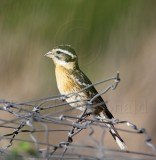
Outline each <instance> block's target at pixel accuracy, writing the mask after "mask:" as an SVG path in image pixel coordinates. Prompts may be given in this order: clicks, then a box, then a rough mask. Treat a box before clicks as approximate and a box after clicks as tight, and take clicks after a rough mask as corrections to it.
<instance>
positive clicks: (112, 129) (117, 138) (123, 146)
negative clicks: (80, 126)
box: [106, 124, 127, 150]
mask: <svg viewBox="0 0 156 160" xmlns="http://www.w3.org/2000/svg"><path fill="white" fill-rule="evenodd" d="M106 125H107V127H109V131H110V133H111V135H112V136H113V138H114V139H115V141H116V143H117V144H118V146H119V147H120V149H121V150H126V149H127V146H126V144H125V143H124V141H123V140H122V138H121V137H120V135H119V133H118V132H117V130H116V129H115V127H114V125H113V124H106Z"/></svg>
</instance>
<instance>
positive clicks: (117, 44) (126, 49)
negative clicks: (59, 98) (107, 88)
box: [0, 0, 156, 98]
mask: <svg viewBox="0 0 156 160" xmlns="http://www.w3.org/2000/svg"><path fill="white" fill-rule="evenodd" d="M155 5H156V1H155V0H149V1H146V0H137V1H136V0H98V1H97V0H46V1H44V0H26V1H25V0H7V1H6V0H1V4H0V35H1V36H0V51H1V52H0V64H1V67H0V75H1V77H0V82H1V83H0V84H1V86H0V88H1V90H4V92H3V93H1V95H0V96H2V97H5V98H6V97H12V94H13V93H14V91H15V89H16V91H17V90H18V89H19V88H20V89H21V88H22V89H23V91H22V90H21V92H22V93H23V94H24V95H21V97H25V94H27V93H32V94H31V96H32V95H33V94H36V93H38V94H39V95H40V93H41V92H40V93H39V92H38V91H37V90H38V89H37V88H40V91H43V92H46V93H47V94H49V93H50V89H49V90H48V91H47V88H45V83H46V84H47V86H49V85H50V84H51V79H50V78H48V77H49V74H51V72H50V70H48V69H47V67H46V66H45V65H44V64H45V62H47V63H49V61H48V60H47V61H45V62H43V60H45V58H44V57H43V55H44V54H45V53H46V52H47V51H48V50H50V49H51V48H53V47H54V46H56V45H59V44H71V45H72V46H73V47H74V48H75V49H76V51H77V52H78V55H79V59H80V65H81V66H82V67H83V68H84V70H85V71H86V70H89V72H88V73H93V72H95V71H96V70H98V69H99V68H101V70H103V69H104V71H105V72H107V70H108V69H107V70H106V69H105V68H110V67H108V66H107V65H108V64H109V63H110V62H109V61H106V62H105V56H107V55H108V54H109V55H110V56H111V57H112V58H114V59H115V61H116V64H115V66H114V69H115V72H116V70H118V69H120V65H119V64H120V60H122V59H129V58H130V59H133V58H134V56H136V55H137V54H138V47H139V45H140V43H141V42H142V41H144V37H145V34H148V33H149V32H151V30H152V28H154V26H155V22H156V20H155V14H156V10H155ZM130 59H129V60H130ZM102 60H103V61H102ZM107 62H108V64H107ZM92 64H95V65H96V64H102V65H98V66H97V67H96V68H92V71H91V70H90V69H89V68H90V66H91V65H92ZM112 66H113V65H112ZM114 69H113V72H114ZM43 72H44V73H43ZM108 72H109V71H108ZM99 73H100V72H99ZM97 74H98V73H97ZM41 75H42V76H41ZM38 77H40V78H38ZM93 80H94V79H93ZM95 80H96V79H95ZM95 80H94V81H95ZM36 81H37V82H38V83H37V84H38V85H39V86H38V87H37V85H36V86H35V85H34V83H36ZM52 81H55V78H54V76H53V77H52ZM30 82H31V84H30ZM8 84H9V85H10V86H12V87H11V90H10V88H9V89H8V90H7V89H6V87H5V86H8ZM35 87H36V88H35ZM4 88H5V89H4ZM28 88H29V90H28ZM55 89H56V87H55V88H54V90H55ZM24 90H25V93H24ZM34 90H35V91H34ZM33 92H34V93H33ZM41 94H42V93H41ZM7 95H9V96H7ZM27 95H30V94H27ZM16 97H19V95H16Z"/></svg>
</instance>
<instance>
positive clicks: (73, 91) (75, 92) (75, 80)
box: [45, 45, 126, 150]
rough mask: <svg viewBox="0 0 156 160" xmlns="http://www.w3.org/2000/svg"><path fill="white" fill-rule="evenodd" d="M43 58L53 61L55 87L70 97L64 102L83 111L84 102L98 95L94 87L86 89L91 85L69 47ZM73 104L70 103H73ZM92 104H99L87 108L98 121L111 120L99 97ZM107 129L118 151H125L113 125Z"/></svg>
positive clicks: (51, 52) (58, 48) (61, 48)
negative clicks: (98, 118) (117, 146)
mask: <svg viewBox="0 0 156 160" xmlns="http://www.w3.org/2000/svg"><path fill="white" fill-rule="evenodd" d="M45 56H47V57H49V58H52V60H53V61H54V63H55V65H56V68H55V74H56V80H57V86H58V89H59V91H60V93H61V94H62V95H72V96H69V97H67V98H66V101H67V102H68V103H69V104H70V105H71V106H72V107H75V108H77V109H79V110H81V111H84V110H85V109H86V108H87V107H86V104H87V102H86V100H87V99H91V98H93V97H94V96H95V95H97V94H98V92H97V90H96V89H95V88H94V86H91V87H89V88H87V89H84V90H83V88H86V87H87V86H89V85H91V84H92V83H91V81H90V80H89V79H88V77H87V76H86V75H85V74H84V73H83V72H82V71H81V70H80V68H79V65H78V57H77V55H76V52H75V50H74V49H72V48H71V47H70V46H69V45H60V46H58V47H55V48H54V49H52V50H51V51H49V52H48V53H47V54H45ZM74 101H76V102H75V103H71V102H74ZM92 103H93V104H99V103H101V105H100V106H97V107H91V105H90V107H89V108H87V109H89V110H91V111H92V112H93V114H94V115H95V116H97V117H100V119H101V120H102V119H105V118H108V119H112V118H113V115H112V114H111V113H110V111H109V110H108V108H107V106H106V104H105V103H104V100H103V99H102V97H101V96H98V97H96V98H95V99H94V100H93V102H92ZM107 126H108V127H109V130H110V133H111V134H112V136H113V138H114V139H115V140H116V142H117V144H118V145H119V147H120V149H122V150H125V149H126V145H125V143H124V141H123V140H122V138H121V137H120V135H119V134H118V132H117V130H116V129H115V127H114V126H113V124H107Z"/></svg>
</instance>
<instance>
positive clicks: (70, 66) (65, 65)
mask: <svg viewBox="0 0 156 160" xmlns="http://www.w3.org/2000/svg"><path fill="white" fill-rule="evenodd" d="M54 63H55V66H56V68H59V67H63V68H65V69H69V70H73V69H75V68H76V67H77V64H76V62H65V61H57V62H56V61H54Z"/></svg>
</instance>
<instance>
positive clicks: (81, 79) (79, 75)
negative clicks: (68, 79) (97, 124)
mask: <svg viewBox="0 0 156 160" xmlns="http://www.w3.org/2000/svg"><path fill="white" fill-rule="evenodd" d="M73 75H74V76H75V77H76V81H77V82H78V85H79V86H80V88H85V87H87V86H88V85H91V84H92V83H91V81H90V80H89V78H88V77H87V76H86V75H85V74H84V73H83V72H82V71H81V70H75V71H74V73H73ZM85 92H86V94H87V95H88V98H93V97H94V96H95V95H97V94H98V92H97V90H96V89H95V87H94V86H92V87H89V88H87V89H86V90H85ZM98 103H103V104H102V105H100V106H98V107H96V109H95V114H97V115H98V114H99V113H100V112H102V111H103V114H104V115H105V116H106V118H109V119H111V118H113V115H112V114H111V113H110V111H109V110H108V108H107V106H106V104H105V102H104V100H103V99H102V97H101V96H98V97H97V98H95V99H94V101H93V104H98Z"/></svg>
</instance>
